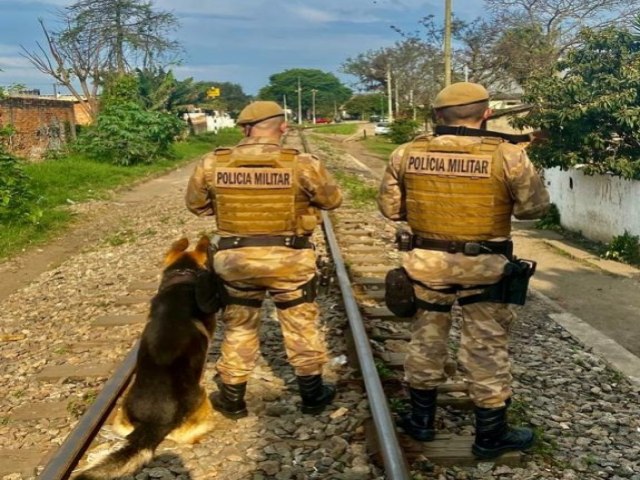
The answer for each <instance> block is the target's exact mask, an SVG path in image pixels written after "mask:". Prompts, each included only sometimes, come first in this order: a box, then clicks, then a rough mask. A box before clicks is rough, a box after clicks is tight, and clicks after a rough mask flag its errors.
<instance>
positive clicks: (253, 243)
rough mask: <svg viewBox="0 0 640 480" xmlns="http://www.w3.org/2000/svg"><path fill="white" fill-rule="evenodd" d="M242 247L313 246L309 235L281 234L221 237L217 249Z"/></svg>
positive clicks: (295, 247)
mask: <svg viewBox="0 0 640 480" xmlns="http://www.w3.org/2000/svg"><path fill="white" fill-rule="evenodd" d="M242 247H289V248H294V249H296V250H299V249H303V248H313V244H312V243H311V241H310V240H309V237H298V236H295V235H292V236H287V237H282V236H278V237H276V236H256V237H222V238H220V240H219V241H218V248H217V249H218V250H228V249H230V248H242Z"/></svg>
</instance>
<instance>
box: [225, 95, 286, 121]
mask: <svg viewBox="0 0 640 480" xmlns="http://www.w3.org/2000/svg"><path fill="white" fill-rule="evenodd" d="M281 115H282V116H284V110H283V109H282V108H281V107H280V105H278V104H277V103H276V102H267V101H263V100H260V101H257V102H252V103H250V104H249V105H247V106H246V107H244V108H243V109H242V111H241V112H240V115H238V120H236V123H237V124H238V125H250V124H252V123H258V122H261V121H262V120H266V119H268V118H273V117H279V116H281Z"/></svg>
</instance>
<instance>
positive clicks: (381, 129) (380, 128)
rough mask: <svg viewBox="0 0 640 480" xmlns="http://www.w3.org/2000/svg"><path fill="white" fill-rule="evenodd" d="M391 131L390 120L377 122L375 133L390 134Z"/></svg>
mask: <svg viewBox="0 0 640 480" xmlns="http://www.w3.org/2000/svg"><path fill="white" fill-rule="evenodd" d="M390 133H391V128H390V127H389V122H380V123H377V124H376V128H374V130H373V134H374V135H389V134H390Z"/></svg>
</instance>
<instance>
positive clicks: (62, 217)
mask: <svg viewBox="0 0 640 480" xmlns="http://www.w3.org/2000/svg"><path fill="white" fill-rule="evenodd" d="M241 137H242V134H241V132H240V131H239V130H237V129H229V130H225V131H222V132H220V134H219V135H212V134H204V135H199V136H197V137H190V138H189V139H188V140H187V141H184V142H180V143H177V144H175V145H174V148H173V158H170V159H163V160H159V161H157V162H154V163H152V164H148V165H134V166H128V167H126V166H119V165H111V164H108V163H103V162H97V161H94V160H90V159H88V158H85V157H83V156H80V155H77V154H71V155H68V156H65V157H63V158H60V159H58V160H49V161H44V162H42V163H34V164H27V165H25V171H26V172H27V174H28V175H29V176H30V177H31V178H32V180H33V185H34V189H35V191H36V192H37V195H38V197H40V203H39V207H40V208H41V210H42V212H43V213H42V217H41V218H40V221H39V222H38V223H37V224H16V223H10V224H5V225H0V259H1V258H7V257H9V256H10V255H12V254H15V253H16V252H18V251H20V250H22V249H24V248H25V247H27V246H29V245H33V244H41V243H43V242H45V241H47V240H48V239H50V238H51V237H53V236H54V235H55V234H57V233H60V232H61V231H62V230H63V229H64V228H65V227H67V226H68V225H69V222H70V220H71V219H72V214H71V213H70V212H69V211H68V210H66V209H64V208H62V207H64V206H66V205H68V204H70V203H79V202H84V201H87V200H94V199H103V198H107V197H108V195H109V193H110V192H111V191H113V190H114V189H117V188H120V187H124V186H127V185H131V184H135V183H137V182H139V181H141V180H144V179H146V178H150V177H153V176H155V175H158V174H160V173H162V172H165V171H168V170H171V169H173V168H175V167H177V166H180V165H184V164H185V163H188V162H189V161H191V160H193V159H195V158H197V157H198V156H200V155H202V154H204V153H206V152H208V151H211V150H213V149H214V148H215V147H216V146H218V145H232V144H234V143H236V142H237V141H238V140H239V139H240V138H241Z"/></svg>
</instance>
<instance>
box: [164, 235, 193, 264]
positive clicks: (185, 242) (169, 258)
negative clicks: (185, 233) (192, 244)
mask: <svg viewBox="0 0 640 480" xmlns="http://www.w3.org/2000/svg"><path fill="white" fill-rule="evenodd" d="M188 246H189V239H188V238H181V239H180V240H176V241H175V242H173V243H172V244H171V249H170V250H169V251H168V252H167V254H166V255H165V258H164V263H165V264H166V265H171V264H172V263H173V262H174V261H175V259H176V257H177V256H178V255H179V254H181V253H182V252H184V251H185V250H186V249H187V247H188Z"/></svg>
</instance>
